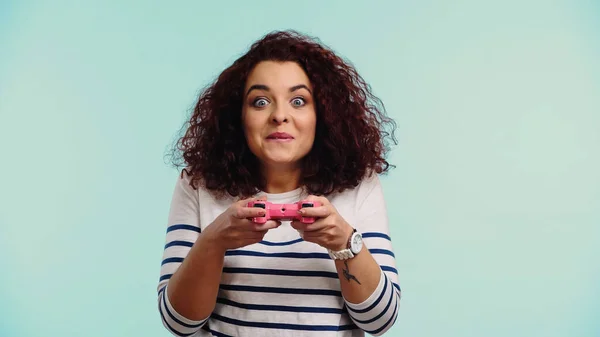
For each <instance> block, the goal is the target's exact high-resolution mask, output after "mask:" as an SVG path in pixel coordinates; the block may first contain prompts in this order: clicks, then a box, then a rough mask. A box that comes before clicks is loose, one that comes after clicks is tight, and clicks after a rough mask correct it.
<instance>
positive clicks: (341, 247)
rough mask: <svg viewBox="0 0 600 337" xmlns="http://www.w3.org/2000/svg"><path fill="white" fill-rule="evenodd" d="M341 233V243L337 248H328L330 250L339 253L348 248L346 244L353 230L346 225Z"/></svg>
mask: <svg viewBox="0 0 600 337" xmlns="http://www.w3.org/2000/svg"><path fill="white" fill-rule="evenodd" d="M343 233H344V234H343V235H342V238H341V239H342V240H341V243H340V244H339V245H338V246H337V247H333V248H330V249H331V250H333V251H340V250H344V249H347V248H348V242H349V241H350V238H351V237H352V234H353V233H354V228H352V226H350V225H349V224H346V226H345V228H344V230H343Z"/></svg>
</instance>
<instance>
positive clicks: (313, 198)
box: [304, 194, 329, 205]
mask: <svg viewBox="0 0 600 337" xmlns="http://www.w3.org/2000/svg"><path fill="white" fill-rule="evenodd" d="M304 200H306V201H318V202H319V203H321V205H329V199H327V198H325V197H322V196H318V195H314V194H311V195H309V196H308V197H306V199H304Z"/></svg>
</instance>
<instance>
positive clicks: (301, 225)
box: [290, 220, 307, 230]
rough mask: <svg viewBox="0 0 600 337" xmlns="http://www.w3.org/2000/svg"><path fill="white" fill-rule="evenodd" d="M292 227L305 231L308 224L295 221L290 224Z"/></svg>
mask: <svg viewBox="0 0 600 337" xmlns="http://www.w3.org/2000/svg"><path fill="white" fill-rule="evenodd" d="M290 226H292V228H293V229H295V230H304V229H305V228H306V226H307V224H305V223H303V222H301V221H298V220H294V221H292V222H290Z"/></svg>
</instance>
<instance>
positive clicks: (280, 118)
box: [271, 107, 288, 124]
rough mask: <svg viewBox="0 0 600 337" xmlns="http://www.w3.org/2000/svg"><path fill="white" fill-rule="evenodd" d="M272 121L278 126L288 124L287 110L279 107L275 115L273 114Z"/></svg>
mask: <svg viewBox="0 0 600 337" xmlns="http://www.w3.org/2000/svg"><path fill="white" fill-rule="evenodd" d="M271 118H272V121H273V122H275V123H276V124H281V123H286V122H287V121H288V116H287V112H286V111H285V108H281V107H277V108H275V109H273V113H272V114H271Z"/></svg>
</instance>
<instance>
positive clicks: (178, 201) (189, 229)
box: [158, 171, 208, 336]
mask: <svg viewBox="0 0 600 337" xmlns="http://www.w3.org/2000/svg"><path fill="white" fill-rule="evenodd" d="M189 181H190V180H189V176H187V174H186V173H185V171H184V174H183V176H182V177H181V176H180V177H179V178H178V180H177V183H176V185H175V190H174V192H173V196H172V199H171V208H170V211H169V219H168V225H167V233H166V239H165V247H164V251H163V259H162V263H161V268H160V279H159V282H158V311H159V314H160V316H161V319H162V322H163V325H164V326H165V328H167V330H169V332H171V333H172V334H173V335H175V336H191V335H193V334H195V333H196V332H198V330H200V328H202V326H203V325H204V324H205V323H206V321H207V319H208V318H207V319H203V320H199V321H196V320H191V319H188V318H186V317H184V316H183V315H181V314H179V313H178V312H177V311H176V310H175V309H174V308H173V306H172V305H171V303H170V302H169V296H168V293H167V287H168V285H169V280H170V279H171V276H172V275H173V273H175V271H176V270H177V268H179V266H180V265H181V263H182V262H183V259H184V258H185V257H186V256H187V254H188V252H189V251H190V249H191V247H192V245H193V244H194V242H195V241H196V239H197V238H198V235H199V234H200V224H199V220H198V219H199V218H198V214H199V213H198V212H199V210H198V207H199V203H198V193H197V191H196V190H194V189H193V188H192V187H191V186H189Z"/></svg>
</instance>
